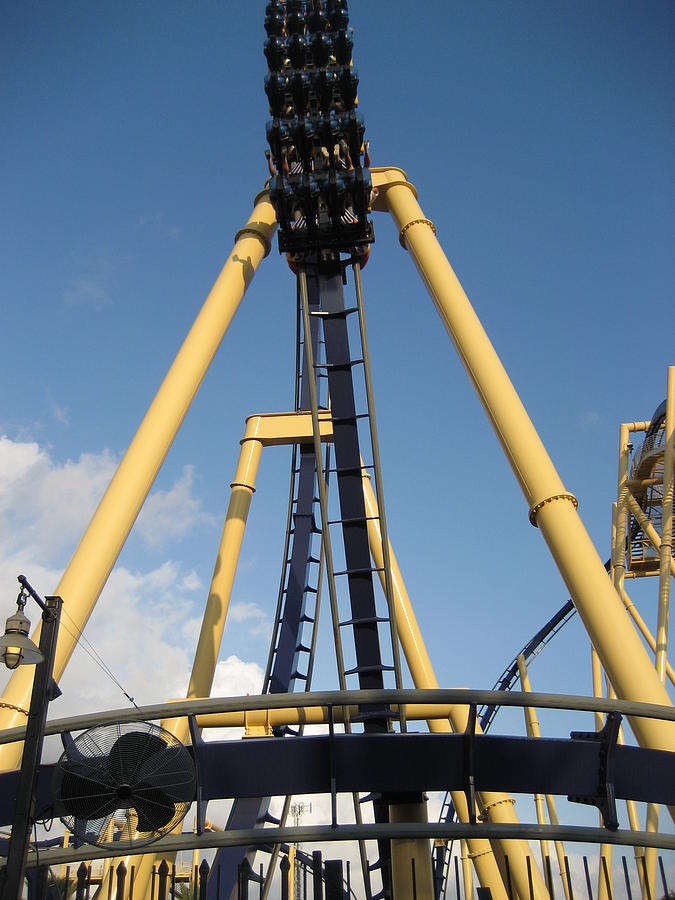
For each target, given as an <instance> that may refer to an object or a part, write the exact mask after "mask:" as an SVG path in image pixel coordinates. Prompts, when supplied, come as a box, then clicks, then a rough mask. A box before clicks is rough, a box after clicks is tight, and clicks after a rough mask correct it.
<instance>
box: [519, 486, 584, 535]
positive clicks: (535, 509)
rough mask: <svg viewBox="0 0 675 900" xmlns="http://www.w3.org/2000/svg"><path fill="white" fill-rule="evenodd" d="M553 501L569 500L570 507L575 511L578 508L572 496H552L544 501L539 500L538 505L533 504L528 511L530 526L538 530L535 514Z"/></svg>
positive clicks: (576, 501)
mask: <svg viewBox="0 0 675 900" xmlns="http://www.w3.org/2000/svg"><path fill="white" fill-rule="evenodd" d="M554 500H569V501H570V503H571V504H572V506H573V507H574V508H575V509H578V508H579V501H578V500H577V498H576V497H575V496H574V494H553V496H552V497H547V498H546V499H545V500H540V501H539V503H537V504H535V505H534V506H533V507H532V509H531V510H530V525H534V527H535V528H539V526H538V525H537V513H538V512H539V510H540V509H541V508H542V507H543V506H546V504H547V503H552V502H553V501H554Z"/></svg>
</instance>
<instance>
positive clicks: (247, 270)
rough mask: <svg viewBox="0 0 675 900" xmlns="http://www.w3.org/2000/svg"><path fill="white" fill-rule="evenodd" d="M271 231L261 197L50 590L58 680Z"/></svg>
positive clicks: (8, 760) (1, 760)
mask: <svg viewBox="0 0 675 900" xmlns="http://www.w3.org/2000/svg"><path fill="white" fill-rule="evenodd" d="M275 227H276V217H275V213H274V208H273V207H272V204H271V203H270V201H269V194H268V193H267V192H263V193H262V194H260V195H259V196H258V197H257V198H256V203H255V207H254V210H253V213H252V215H251V217H250V218H249V220H248V222H247V224H246V226H245V227H244V228H243V229H242V231H240V232H239V234H238V236H237V240H236V243H235V246H234V249H233V252H232V253H231V255H230V257H229V258H228V260H227V262H226V263H225V266H224V267H223V270H222V271H221V273H220V275H219V276H218V279H217V281H216V283H215V284H214V286H213V288H212V290H211V292H210V294H209V295H208V297H207V298H206V301H205V303H204V305H203V307H202V309H201V311H200V312H199V315H198V316H197V318H196V320H195V322H194V324H193V326H192V328H191V329H190V331H189V333H188V335H187V337H186V339H185V341H184V343H183V345H182V347H181V348H180V350H179V351H178V355H177V356H176V358H175V360H174V362H173V364H172V365H171V368H170V369H169V371H168V373H167V375H166V377H165V379H164V381H163V383H162V385H161V387H160V389H159V391H158V392H157V395H156V397H155V399H154V400H153V402H152V404H151V406H150V408H149V409H148V412H147V413H146V415H145V418H144V419H143V421H142V423H141V425H140V427H139V429H138V431H137V432H136V435H135V437H134V439H133V440H132V442H131V444H130V445H129V449H128V450H127V452H126V454H125V455H124V458H123V459H122V461H121V463H120V465H119V467H118V469H117V471H116V473H115V475H114V477H113V479H112V481H111V482H110V485H109V487H108V489H107V491H106V493H105V495H104V497H103V499H102V500H101V502H100V504H99V506H98V509H97V510H96V512H95V513H94V516H93V518H92V520H91V522H90V524H89V526H88V528H87V530H86V531H85V533H84V535H83V537H82V539H81V541H80V544H79V546H78V547H77V549H76V550H75V553H74V555H73V557H72V559H71V561H70V563H69V565H68V567H67V569H66V570H65V572H64V574H63V577H62V578H61V581H60V582H59V584H58V586H57V587H56V589H55V591H54V592H53V593H55V594H58V595H59V596H61V597H63V601H64V610H65V611H66V612H67V615H68V619H69V623H70V626H71V627H69V628H68V629H67V630H66V629H62V630H61V631H60V632H59V641H58V646H57V649H56V657H55V662H54V677H55V679H56V680H57V681H58V680H59V679H60V677H61V675H62V674H63V671H64V669H65V667H66V665H67V663H68V660H69V659H70V656H71V654H72V652H73V649H74V647H75V635H77V634H79V633H80V632H81V631H82V629H83V628H84V626H85V624H86V622H87V620H88V619H89V616H90V615H91V612H92V610H93V608H94V606H95V604H96V601H97V599H98V596H99V594H100V593H101V590H102V588H103V585H104V584H105V582H106V580H107V578H108V575H109V574H110V571H111V569H112V567H113V565H114V564H115V561H116V559H117V557H118V555H119V553H120V550H121V549H122V547H123V545H124V542H125V541H126V539H127V536H128V534H129V531H130V530H131V527H132V525H133V523H134V521H135V519H136V516H137V515H138V512H139V510H140V508H141V506H142V505H143V501H144V500H145V498H146V496H147V494H148V491H149V490H150V487H151V486H152V483H153V481H154V480H155V476H156V475H157V472H158V471H159V468H160V466H161V464H162V462H163V460H164V457H165V456H166V453H167V452H168V449H169V447H170V446H171V443H172V442H173V439H174V437H175V436H176V433H177V431H178V429H179V427H180V425H181V422H182V421H183V418H184V416H185V414H186V413H187V411H188V409H189V407H190V404H191V402H192V400H193V398H194V396H195V394H196V392H197V390H198V388H199V385H200V384H201V382H202V379H203V378H204V375H205V374H206V371H207V369H208V367H209V365H210V363H211V360H212V359H213V357H214V355H215V353H216V350H217V349H218V346H219V344H220V342H221V340H222V338H223V336H224V335H225V332H226V331H227V328H228V326H229V325H230V322H231V321H232V318H233V316H234V314H235V312H236V311H237V308H238V306H239V303H240V302H241V299H242V297H243V296H244V293H245V291H246V289H247V288H248V286H249V284H250V283H251V280H252V278H253V276H254V274H255V271H256V269H257V268H258V266H259V265H260V262H261V261H262V259H263V258H264V257H265V256H266V255H267V253H269V250H270V247H271V242H272V237H273V234H274V230H275ZM35 639H37V638H36V637H34V640H35ZM32 680H33V669H32V667H29V666H22V667H20V668H19V669H17V670H16V672H15V673H14V674H13V675H12V678H11V679H10V681H9V683H8V685H7V687H6V689H5V691H4V693H3V696H2V700H3V701H5V702H6V703H8V704H11V705H12V706H13V707H23V708H24V709H25V708H27V706H28V700H29V697H30V691H31V687H32ZM23 721H24V720H23V717H22V716H21V715H20V713H18V712H17V710H16V709H7V708H6V707H3V708H2V709H1V710H0V727H2V728H9V727H11V726H13V725H19V724H22V723H23ZM20 754H21V746H20V745H12V746H9V745H7V746H3V747H0V771H5V770H8V769H14V768H17V766H18V762H19V758H20Z"/></svg>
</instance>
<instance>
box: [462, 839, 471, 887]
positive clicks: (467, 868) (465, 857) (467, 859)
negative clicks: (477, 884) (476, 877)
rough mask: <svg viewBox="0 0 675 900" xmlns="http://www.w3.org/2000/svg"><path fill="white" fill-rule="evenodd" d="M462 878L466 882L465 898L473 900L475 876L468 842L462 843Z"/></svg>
mask: <svg viewBox="0 0 675 900" xmlns="http://www.w3.org/2000/svg"><path fill="white" fill-rule="evenodd" d="M460 847H461V859H462V878H463V880H464V898H465V900H473V874H472V872H471V856H470V852H469V847H468V842H467V841H464V840H463V841H461V843H460Z"/></svg>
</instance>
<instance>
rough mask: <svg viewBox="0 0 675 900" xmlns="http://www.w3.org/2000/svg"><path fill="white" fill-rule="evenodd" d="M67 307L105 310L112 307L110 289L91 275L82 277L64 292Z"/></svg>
mask: <svg viewBox="0 0 675 900" xmlns="http://www.w3.org/2000/svg"><path fill="white" fill-rule="evenodd" d="M63 299H64V301H65V303H66V305H67V306H89V307H91V308H92V309H103V308H104V307H106V306H110V303H111V300H110V294H109V292H108V289H107V288H106V287H104V285H103V284H101V282H100V281H97V280H96V279H95V278H93V277H92V276H91V275H81V276H80V277H79V278H76V279H75V281H74V282H73V283H72V285H71V286H70V287H69V288H67V289H66V290H65V291H64V292H63Z"/></svg>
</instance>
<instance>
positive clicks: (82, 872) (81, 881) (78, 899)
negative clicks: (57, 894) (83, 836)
mask: <svg viewBox="0 0 675 900" xmlns="http://www.w3.org/2000/svg"><path fill="white" fill-rule="evenodd" d="M86 885H87V867H86V865H85V864H84V863H83V862H81V863H80V866H79V868H78V870H77V881H76V887H75V900H84V891H85V887H86Z"/></svg>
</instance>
